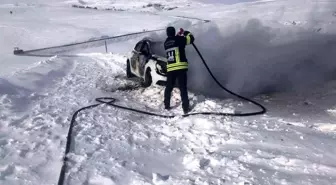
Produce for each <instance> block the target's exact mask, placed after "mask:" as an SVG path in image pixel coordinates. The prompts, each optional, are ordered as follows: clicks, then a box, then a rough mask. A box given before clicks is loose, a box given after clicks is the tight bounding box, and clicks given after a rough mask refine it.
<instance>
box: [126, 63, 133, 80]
mask: <svg viewBox="0 0 336 185" xmlns="http://www.w3.org/2000/svg"><path fill="white" fill-rule="evenodd" d="M126 76H127V78H132V77H134V74H132V71H131V64H130V61H129V60H127V63H126Z"/></svg>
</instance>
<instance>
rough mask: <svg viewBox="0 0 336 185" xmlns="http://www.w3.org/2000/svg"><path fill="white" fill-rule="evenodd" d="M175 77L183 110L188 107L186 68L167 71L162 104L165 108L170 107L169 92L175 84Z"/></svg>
mask: <svg viewBox="0 0 336 185" xmlns="http://www.w3.org/2000/svg"><path fill="white" fill-rule="evenodd" d="M176 79H177V81H178V85H179V89H180V92H181V99H182V108H183V110H188V109H189V99H188V90H187V70H177V71H171V72H168V73H167V85H166V89H165V93H164V105H165V107H166V108H169V107H170V98H171V92H172V91H173V88H174V86H175V82H176Z"/></svg>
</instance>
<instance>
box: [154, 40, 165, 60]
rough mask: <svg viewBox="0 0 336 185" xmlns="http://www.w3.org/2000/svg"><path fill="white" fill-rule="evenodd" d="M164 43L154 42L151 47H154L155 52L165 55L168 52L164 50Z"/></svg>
mask: <svg viewBox="0 0 336 185" xmlns="http://www.w3.org/2000/svg"><path fill="white" fill-rule="evenodd" d="M163 44H164V43H163V42H152V43H151V49H152V52H153V54H155V55H159V56H161V57H165V56H166V52H165V50H164V46H163Z"/></svg>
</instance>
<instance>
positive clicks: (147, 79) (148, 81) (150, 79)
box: [142, 69, 153, 87]
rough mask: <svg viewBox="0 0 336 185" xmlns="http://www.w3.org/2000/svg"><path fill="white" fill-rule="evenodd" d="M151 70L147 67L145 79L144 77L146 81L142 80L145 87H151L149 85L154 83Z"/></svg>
mask: <svg viewBox="0 0 336 185" xmlns="http://www.w3.org/2000/svg"><path fill="white" fill-rule="evenodd" d="M150 72H151V71H150V69H147V70H146V75H145V79H144V81H143V82H142V86H143V87H149V86H151V85H152V82H153V80H152V75H151V73H150Z"/></svg>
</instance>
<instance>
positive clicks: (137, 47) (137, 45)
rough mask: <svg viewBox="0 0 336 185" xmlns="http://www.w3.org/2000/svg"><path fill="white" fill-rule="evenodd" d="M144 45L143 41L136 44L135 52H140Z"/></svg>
mask: <svg viewBox="0 0 336 185" xmlns="http://www.w3.org/2000/svg"><path fill="white" fill-rule="evenodd" d="M142 44H143V42H142V41H141V42H138V43H137V44H136V46H135V48H134V50H135V51H138V52H140V49H141V46H142Z"/></svg>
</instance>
